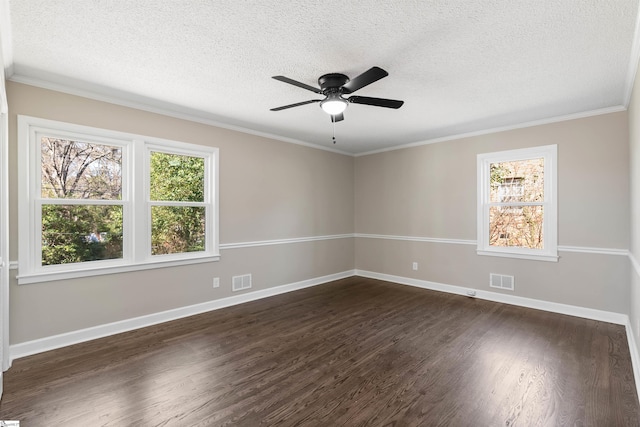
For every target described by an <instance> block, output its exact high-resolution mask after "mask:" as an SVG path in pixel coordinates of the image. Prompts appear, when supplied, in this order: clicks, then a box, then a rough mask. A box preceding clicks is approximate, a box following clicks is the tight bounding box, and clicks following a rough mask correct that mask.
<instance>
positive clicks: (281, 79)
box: [273, 76, 322, 94]
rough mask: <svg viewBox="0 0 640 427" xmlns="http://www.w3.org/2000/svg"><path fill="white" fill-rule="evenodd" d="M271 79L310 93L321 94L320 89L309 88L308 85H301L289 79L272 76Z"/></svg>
mask: <svg viewBox="0 0 640 427" xmlns="http://www.w3.org/2000/svg"><path fill="white" fill-rule="evenodd" d="M273 78H274V79H276V80H279V81H281V82H285V83H289V84H290V85H294V86H298V87H301V88H302V89H306V90H310V91H311V92H315V93H320V94H321V93H322V91H321V90H320V89H318V88H317V87H313V86H309V85H308V84H304V83H301V82H299V81H296V80H293V79H290V78H289V77H285V76H273Z"/></svg>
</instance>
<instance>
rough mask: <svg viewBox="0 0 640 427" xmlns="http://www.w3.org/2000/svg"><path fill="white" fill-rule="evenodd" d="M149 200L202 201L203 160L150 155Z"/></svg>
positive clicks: (163, 154) (168, 155) (156, 154)
mask: <svg viewBox="0 0 640 427" xmlns="http://www.w3.org/2000/svg"><path fill="white" fill-rule="evenodd" d="M150 178H151V179H150V183H151V188H150V196H151V200H162V201H172V202H202V201H204V159H203V158H201V157H190V156H180V155H177V154H167V153H158V152H153V153H151V176H150Z"/></svg>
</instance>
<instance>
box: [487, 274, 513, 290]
mask: <svg viewBox="0 0 640 427" xmlns="http://www.w3.org/2000/svg"><path fill="white" fill-rule="evenodd" d="M489 286H491V287H492V288H498V289H506V290H508V291H512V290H513V276H505V275H504V274H494V273H491V274H489Z"/></svg>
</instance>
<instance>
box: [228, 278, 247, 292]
mask: <svg viewBox="0 0 640 427" xmlns="http://www.w3.org/2000/svg"><path fill="white" fill-rule="evenodd" d="M249 288H251V274H245V275H242V276H233V278H232V287H231V289H232V290H233V291H241V290H243V289H249Z"/></svg>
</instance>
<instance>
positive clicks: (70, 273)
mask: <svg viewBox="0 0 640 427" xmlns="http://www.w3.org/2000/svg"><path fill="white" fill-rule="evenodd" d="M219 260H220V255H203V256H199V257H193V258H186V259H171V260H166V259H165V260H153V261H147V262H142V263H136V264H119V265H108V266H106V265H97V266H95V267H94V266H91V267H87V268H83V269H82V270H65V271H46V272H38V273H28V274H20V275H18V276H17V279H18V285H26V284H29V283H41V282H52V281H55V280H66V279H77V278H82V277H91V276H102V275H105V274H117V273H127V272H130V271H139V270H150V269H155V268H165V267H177V266H181V265H190V264H201V263H205V262H214V261H219Z"/></svg>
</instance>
